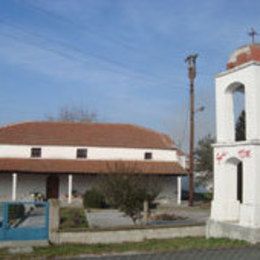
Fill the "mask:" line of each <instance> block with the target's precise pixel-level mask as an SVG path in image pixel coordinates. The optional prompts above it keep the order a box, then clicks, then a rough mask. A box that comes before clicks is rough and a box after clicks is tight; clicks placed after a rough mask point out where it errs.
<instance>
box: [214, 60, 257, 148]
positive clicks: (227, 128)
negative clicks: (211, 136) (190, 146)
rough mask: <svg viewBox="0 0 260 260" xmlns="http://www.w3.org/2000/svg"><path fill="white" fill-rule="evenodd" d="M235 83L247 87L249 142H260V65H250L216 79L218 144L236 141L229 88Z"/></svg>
mask: <svg viewBox="0 0 260 260" xmlns="http://www.w3.org/2000/svg"><path fill="white" fill-rule="evenodd" d="M235 83H242V84H243V85H244V87H245V110H246V126H247V129H246V135H247V140H260V120H258V119H259V115H260V102H259V100H260V87H259V84H260V63H256V62H253V63H248V64H245V65H242V66H240V67H238V68H235V69H233V70H229V71H227V72H224V73H221V74H219V75H218V76H217V78H216V120H217V124H216V125H217V142H218V143H226V142H233V141H234V140H235V131H234V130H235V127H234V113H233V98H232V97H233V95H232V93H227V88H228V87H229V86H231V85H232V84H235Z"/></svg>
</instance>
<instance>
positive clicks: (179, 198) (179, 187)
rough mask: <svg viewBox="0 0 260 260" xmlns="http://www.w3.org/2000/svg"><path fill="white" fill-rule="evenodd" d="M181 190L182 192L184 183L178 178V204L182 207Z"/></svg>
mask: <svg viewBox="0 0 260 260" xmlns="http://www.w3.org/2000/svg"><path fill="white" fill-rule="evenodd" d="M181 190H182V183H181V176H179V177H177V204H178V205H181Z"/></svg>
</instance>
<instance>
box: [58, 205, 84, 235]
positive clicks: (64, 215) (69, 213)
mask: <svg viewBox="0 0 260 260" xmlns="http://www.w3.org/2000/svg"><path fill="white" fill-rule="evenodd" d="M60 216H61V218H60V219H61V220H60V229H61V230H62V231H64V230H70V229H74V228H75V229H78V228H87V227H88V223H87V220H86V217H85V213H84V209H83V208H72V207H66V208H61V209H60Z"/></svg>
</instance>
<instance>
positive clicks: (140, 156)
mask: <svg viewBox="0 0 260 260" xmlns="http://www.w3.org/2000/svg"><path fill="white" fill-rule="evenodd" d="M32 147H40V148H42V158H43V159H76V151H77V149H78V148H85V149H87V150H88V155H87V159H89V160H120V159H121V160H144V154H145V153H146V152H151V153H152V154H153V157H152V160H153V161H165V162H171V161H178V156H177V153H176V150H163V149H138V148H116V147H110V148H102V147H72V146H41V145H39V146H27V145H1V144H0V158H30V156H31V148H32Z"/></svg>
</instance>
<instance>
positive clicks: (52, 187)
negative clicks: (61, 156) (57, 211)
mask: <svg viewBox="0 0 260 260" xmlns="http://www.w3.org/2000/svg"><path fill="white" fill-rule="evenodd" d="M46 197H47V199H58V198H59V177H58V176H57V175H50V176H49V177H48V178H47V181H46Z"/></svg>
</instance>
